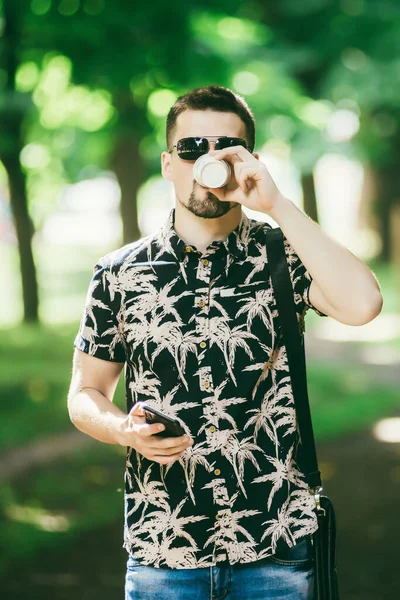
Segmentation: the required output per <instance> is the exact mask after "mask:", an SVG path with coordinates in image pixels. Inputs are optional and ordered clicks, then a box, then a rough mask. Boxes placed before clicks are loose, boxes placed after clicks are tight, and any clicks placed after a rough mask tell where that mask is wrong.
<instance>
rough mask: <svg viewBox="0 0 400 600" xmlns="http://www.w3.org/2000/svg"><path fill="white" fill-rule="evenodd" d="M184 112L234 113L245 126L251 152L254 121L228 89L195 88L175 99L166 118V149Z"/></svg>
mask: <svg viewBox="0 0 400 600" xmlns="http://www.w3.org/2000/svg"><path fill="white" fill-rule="evenodd" d="M186 110H215V111H218V112H232V113H235V114H236V115H238V116H239V117H240V118H241V120H242V121H243V123H244V125H245V128H246V137H247V142H248V149H249V151H250V152H253V150H254V146H255V138H256V134H255V119H254V115H253V113H252V111H251V110H250V108H249V106H248V105H247V102H246V101H245V99H244V98H242V96H239V94H236V93H235V92H233V91H232V90H230V89H229V88H225V87H222V86H219V85H209V86H207V87H202V88H197V89H195V90H192V91H190V92H188V93H187V94H184V95H183V96H180V97H179V98H178V99H177V101H176V102H175V104H174V105H173V106H172V108H171V109H170V111H169V113H168V116H167V127H166V137H167V148H170V147H171V146H170V144H171V135H172V130H173V128H174V127H175V125H176V120H177V118H178V116H179V115H180V114H181V113H183V112H185V111H186Z"/></svg>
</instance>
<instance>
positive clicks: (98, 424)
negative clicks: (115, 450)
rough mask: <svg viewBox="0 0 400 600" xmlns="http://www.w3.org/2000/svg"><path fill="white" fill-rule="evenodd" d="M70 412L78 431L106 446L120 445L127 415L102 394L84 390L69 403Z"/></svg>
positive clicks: (89, 389)
mask: <svg viewBox="0 0 400 600" xmlns="http://www.w3.org/2000/svg"><path fill="white" fill-rule="evenodd" d="M68 411H69V416H70V419H71V421H72V423H73V424H74V425H75V427H76V428H77V429H79V430H80V431H82V432H83V433H86V434H88V435H90V436H91V437H93V438H95V439H96V440H99V441H100V442H104V443H106V444H117V445H118V444H119V443H120V442H119V441H118V439H119V435H120V433H121V428H122V424H123V421H124V420H125V419H126V414H125V413H124V412H123V411H122V410H121V409H119V408H118V406H115V404H114V403H113V402H110V400H108V399H107V398H106V397H105V396H103V394H102V393H101V392H99V391H98V390H95V389H93V388H84V389H83V390H82V391H79V392H77V393H76V394H75V395H73V396H72V397H71V398H70V399H69V401H68Z"/></svg>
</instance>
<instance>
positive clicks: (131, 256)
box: [94, 234, 155, 274]
mask: <svg viewBox="0 0 400 600" xmlns="http://www.w3.org/2000/svg"><path fill="white" fill-rule="evenodd" d="M154 237H155V236H154V234H152V235H148V236H145V237H142V238H140V239H139V240H136V241H135V242H131V243H129V244H125V245H124V246H121V248H117V249H116V250H113V251H111V252H109V253H108V254H105V255H104V256H102V257H100V258H99V260H98V261H97V262H96V264H95V267H94V271H95V272H96V271H99V270H101V271H110V272H113V273H115V274H116V273H118V272H119V271H120V270H121V269H124V268H126V267H127V266H128V265H130V264H132V263H135V262H136V261H141V260H142V259H144V258H145V257H147V255H148V250H149V248H150V246H151V244H152V242H153V241H154Z"/></svg>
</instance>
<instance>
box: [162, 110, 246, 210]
mask: <svg viewBox="0 0 400 600" xmlns="http://www.w3.org/2000/svg"><path fill="white" fill-rule="evenodd" d="M245 132H246V129H245V125H244V123H243V121H242V120H241V118H240V117H239V116H238V115H236V114H235V113H230V112H216V111H213V110H186V111H185V112H183V113H181V114H180V115H179V116H178V118H177V120H176V126H175V128H174V131H173V136H172V140H171V147H172V146H173V145H174V144H176V143H177V141H178V140H180V139H182V138H185V137H207V136H229V137H239V138H242V139H244V140H245V141H247V139H246V133H245ZM213 148H214V144H213V143H212V142H211V143H210V149H211V150H212V149H213ZM161 161H162V174H163V176H164V177H165V179H167V180H168V181H172V182H173V184H174V187H175V194H176V199H177V201H178V202H180V203H181V204H183V205H184V206H185V207H186V208H187V209H188V210H189V211H190V212H192V213H193V214H194V215H196V216H198V217H203V218H204V219H215V218H217V217H222V216H223V215H225V214H226V213H227V212H229V211H230V210H231V209H232V208H233V207H234V206H238V203H237V202H220V201H219V200H218V198H217V197H216V196H214V194H212V193H211V192H210V191H209V190H208V189H207V188H204V187H202V186H201V185H200V184H199V183H197V181H196V180H195V179H194V177H193V166H194V163H195V161H194V160H183V159H181V158H179V156H178V154H177V151H176V148H173V150H172V152H171V153H168V152H163V153H162V156H161ZM228 185H229V184H228Z"/></svg>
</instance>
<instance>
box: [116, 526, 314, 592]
mask: <svg viewBox="0 0 400 600" xmlns="http://www.w3.org/2000/svg"><path fill="white" fill-rule="evenodd" d="M311 552H312V548H311V541H310V539H309V538H302V540H301V541H300V542H298V543H297V544H296V546H293V548H289V549H288V550H287V551H285V552H281V553H280V554H279V555H278V554H275V555H274V556H269V557H268V558H265V559H263V560H260V561H257V562H253V563H245V564H238V563H236V564H235V565H229V564H226V565H224V566H218V567H204V568H201V569H162V568H161V569H159V568H155V567H151V566H146V565H141V564H138V563H137V561H136V560H135V559H133V558H132V557H131V556H129V558H128V562H127V570H126V579H125V600H156V599H157V598H162V600H222V599H226V600H269V599H273V600H313V597H314V594H313V585H314V572H313V560H312V554H311Z"/></svg>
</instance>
